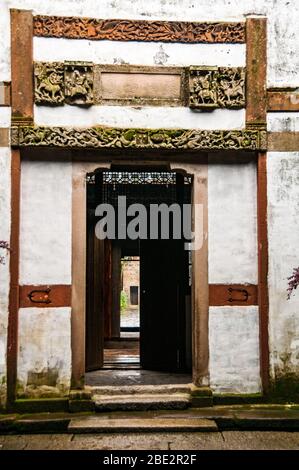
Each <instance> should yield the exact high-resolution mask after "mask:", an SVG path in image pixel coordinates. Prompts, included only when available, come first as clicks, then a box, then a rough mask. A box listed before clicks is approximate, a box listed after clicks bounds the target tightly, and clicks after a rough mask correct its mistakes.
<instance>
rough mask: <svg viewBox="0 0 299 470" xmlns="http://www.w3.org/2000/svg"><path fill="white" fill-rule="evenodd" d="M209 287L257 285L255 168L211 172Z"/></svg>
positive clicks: (235, 166) (217, 166) (222, 166)
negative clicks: (219, 285)
mask: <svg viewBox="0 0 299 470" xmlns="http://www.w3.org/2000/svg"><path fill="white" fill-rule="evenodd" d="M208 182H209V183H208V206H209V214H208V217H209V283H210V284H217V283H219V284H229V283H237V284H240V283H252V284H256V283H257V228H256V217H257V216H256V213H257V206H256V192H257V188H256V164H255V162H251V163H243V164H242V163H238V164H213V163H211V164H210V165H209V168H208Z"/></svg>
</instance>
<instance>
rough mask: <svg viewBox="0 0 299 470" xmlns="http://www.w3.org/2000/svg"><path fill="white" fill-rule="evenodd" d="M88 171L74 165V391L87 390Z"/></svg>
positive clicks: (72, 339)
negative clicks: (86, 179)
mask: <svg viewBox="0 0 299 470" xmlns="http://www.w3.org/2000/svg"><path fill="white" fill-rule="evenodd" d="M86 172H87V171H86V170H85V169H84V166H82V164H81V163H76V162H74V163H73V191H72V317H71V330H72V334H71V341H72V387H73V388H82V387H83V386H84V374H85V304H86V181H85V176H86Z"/></svg>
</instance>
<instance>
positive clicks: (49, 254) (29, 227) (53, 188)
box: [20, 160, 72, 285]
mask: <svg viewBox="0 0 299 470" xmlns="http://www.w3.org/2000/svg"><path fill="white" fill-rule="evenodd" d="M71 219H72V164H71V163H70V162H67V161H64V162H44V161H43V162H41V161H29V160H23V161H22V167H21V224H20V284H21V285H26V284H27V285H30V284H71Z"/></svg>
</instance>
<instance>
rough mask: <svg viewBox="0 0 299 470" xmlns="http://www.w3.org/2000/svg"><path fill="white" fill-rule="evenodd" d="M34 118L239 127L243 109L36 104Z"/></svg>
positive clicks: (146, 125)
mask: <svg viewBox="0 0 299 470" xmlns="http://www.w3.org/2000/svg"><path fill="white" fill-rule="evenodd" d="M34 119H35V123H36V124H37V125H44V126H55V125H56V126H78V127H82V126H83V123H84V126H95V125H105V126H111V127H137V128H157V127H158V128H163V127H164V128H184V129H242V128H244V127H245V110H244V109H240V110H234V111H232V110H228V109H217V110H214V111H213V112H211V113H210V112H208V113H207V112H206V113H204V112H194V111H192V110H190V109H189V108H184V107H167V106H165V107H155V106H151V107H150V106H148V107H141V106H135V107H130V106H91V107H90V108H79V107H78V106H61V107H53V108H50V107H47V106H35V111H34Z"/></svg>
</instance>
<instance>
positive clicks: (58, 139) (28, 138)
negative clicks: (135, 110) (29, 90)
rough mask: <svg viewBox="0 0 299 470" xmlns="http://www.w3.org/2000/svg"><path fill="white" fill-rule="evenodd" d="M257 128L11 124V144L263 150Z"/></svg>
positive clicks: (263, 136) (263, 141)
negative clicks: (150, 127) (175, 128)
mask: <svg viewBox="0 0 299 470" xmlns="http://www.w3.org/2000/svg"><path fill="white" fill-rule="evenodd" d="M265 137H266V132H265V131H259V130H240V131H238V130H231V131H228V130H213V131H206V130H204V131H203V130H197V129H191V130H189V129H188V130H186V129H177V130H170V129H157V130H154V129H120V128H111V129H110V128H101V127H93V128H86V129H76V128H65V127H33V126H20V127H18V128H16V127H14V128H13V129H12V132H11V140H12V146H20V147H66V148H143V149H172V150H180V149H181V150H257V149H260V150H263V149H264V148H265V145H266V142H265V140H266V139H265Z"/></svg>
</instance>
